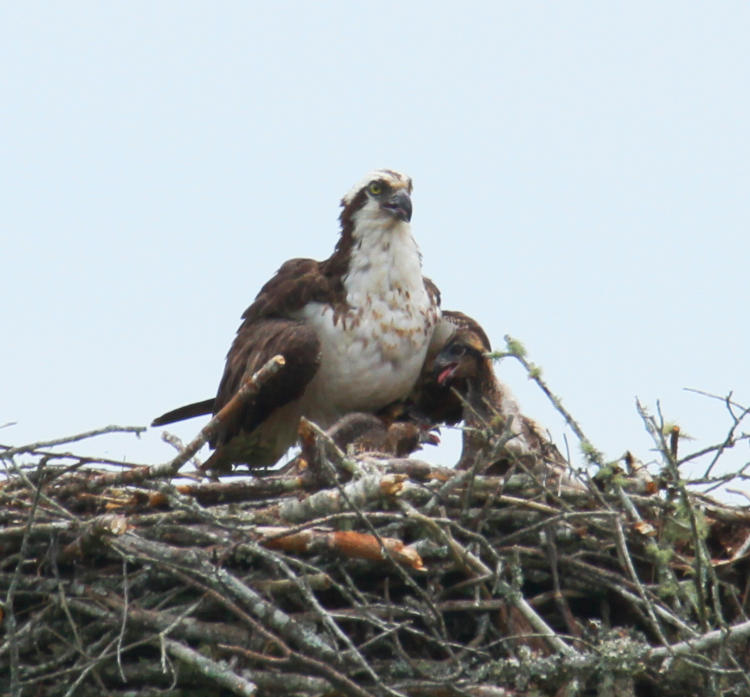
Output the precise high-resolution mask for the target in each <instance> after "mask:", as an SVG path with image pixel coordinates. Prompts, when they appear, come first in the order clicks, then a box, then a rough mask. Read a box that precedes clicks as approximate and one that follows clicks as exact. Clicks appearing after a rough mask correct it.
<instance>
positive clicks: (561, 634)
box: [0, 429, 750, 697]
mask: <svg viewBox="0 0 750 697" xmlns="http://www.w3.org/2000/svg"><path fill="white" fill-rule="evenodd" d="M307 446H308V447H307V448H306V450H305V453H306V459H305V460H304V461H303V462H298V463H297V466H296V467H294V468H290V469H289V471H287V472H286V473H283V474H275V475H274V474H271V475H269V476H265V477H258V478H245V479H231V480H229V481H221V482H205V483H199V482H197V483H187V484H175V483H172V482H171V481H170V479H171V476H170V475H168V474H165V473H168V472H172V471H173V469H174V468H170V467H152V468H135V469H133V468H131V469H126V470H123V471H120V472H118V471H112V469H111V467H110V469H105V468H104V467H103V466H102V465H97V464H96V463H91V462H88V460H87V459H85V458H76V457H75V456H72V455H66V456H61V455H53V454H52V453H51V452H50V451H48V450H44V449H42V448H39V447H31V448H25V449H15V450H10V449H6V451H5V454H4V460H5V462H6V465H7V473H8V476H7V478H6V479H5V480H4V481H3V482H2V487H1V488H0V500H2V528H1V529H0V549H1V550H2V565H1V566H0V586H2V589H1V590H0V593H1V596H0V597H2V599H3V601H4V604H3V610H4V616H3V621H2V629H3V635H2V645H1V646H0V676H4V677H3V678H2V679H1V680H0V685H3V686H4V687H2V688H0V689H3V690H6V692H4V694H6V693H7V694H14V695H23V696H26V695H29V696H31V695H33V696H34V697H37V696H39V697H41V696H47V695H101V694H107V695H113V696H121V697H125V696H126V695H139V696H143V695H165V696H166V695H181V696H192V695H196V696H197V695H201V696H206V695H217V696H218V695H232V694H234V695H253V694H255V695H280V694H284V695H300V696H303V695H304V696H308V695H310V696H312V695H352V696H355V695H356V696H358V697H360V696H361V697H364V696H365V695H410V696H412V695H413V696H421V695H430V696H441V695H446V696H449V695H473V696H476V697H501V696H505V695H529V696H531V695H550V696H552V695H622V696H623V697H628V696H631V695H664V696H667V695H669V696H671V695H674V696H675V697H676V696H678V695H680V696H682V695H685V694H701V695H730V694H736V695H740V694H745V695H747V694H750V685H749V683H748V678H747V670H748V666H749V665H750V662H749V658H750V653H749V647H750V643H749V642H748V638H749V637H750V622H749V621H748V618H747V612H748V604H749V602H750V601H749V599H748V590H749V588H748V573H747V571H748V557H747V554H748V547H750V514H749V513H748V511H747V510H745V509H742V508H738V507H731V506H727V505H722V504H719V503H716V502H711V501H710V500H708V499H706V498H704V497H700V496H698V495H691V494H687V493H686V491H685V488H684V487H681V486H674V487H671V488H669V489H668V490H666V491H664V490H662V491H656V490H655V487H653V486H647V487H646V488H645V491H644V490H643V489H644V487H643V486H642V485H641V483H640V482H639V481H638V480H636V479H634V478H633V479H630V478H628V477H627V476H625V475H617V474H612V476H610V478H609V479H608V480H607V481H605V482H604V483H600V484H599V485H594V484H585V485H582V484H580V483H577V482H575V481H574V480H570V479H568V478H563V479H561V478H560V477H559V476H556V475H555V476H551V477H550V478H549V481H543V480H540V477H539V475H538V468H537V472H531V471H529V470H527V471H524V468H523V467H522V466H518V467H511V468H510V470H509V471H508V472H507V473H506V474H505V475H504V476H502V477H493V476H485V475H482V474H480V470H476V469H475V470H474V471H464V472H461V471H456V470H453V469H446V468H441V467H435V466H431V465H428V464H426V463H424V462H421V461H419V460H414V459H402V458H383V457H378V456H377V455H375V454H362V455H359V456H357V457H343V456H342V455H341V453H340V452H338V451H337V450H336V448H335V446H333V445H332V443H331V442H330V441H329V440H328V439H327V438H326V437H325V435H324V434H322V433H320V432H318V431H317V430H315V429H313V430H312V431H311V432H310V433H308V439H307ZM20 450H25V451H26V452H25V453H23V454H22V453H20V452H19V451H20ZM20 460H25V461H26V464H24V465H21V464H20ZM610 474H611V473H610ZM632 489H636V490H641V492H642V493H633V492H632V491H629V490H632ZM649 489H650V491H649Z"/></svg>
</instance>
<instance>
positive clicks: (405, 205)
mask: <svg viewBox="0 0 750 697" xmlns="http://www.w3.org/2000/svg"><path fill="white" fill-rule="evenodd" d="M411 191H412V183H411V178H410V177H407V176H406V175H405V174H401V173H400V172H394V171H393V170H392V169H376V170H375V171H373V172H370V173H369V174H368V175H367V176H366V177H365V178H364V179H362V180H361V181H360V182H358V183H357V184H355V185H354V186H353V187H352V189H351V190H350V191H349V193H348V194H346V196H344V198H343V199H341V205H342V207H343V209H344V210H343V211H342V212H341V222H342V223H346V222H347V221H350V220H352V219H353V218H354V217H355V216H356V217H357V218H358V219H361V218H367V219H368V220H370V221H371V222H379V223H386V224H391V225H394V224H396V223H398V222H404V223H408V222H409V221H410V220H411Z"/></svg>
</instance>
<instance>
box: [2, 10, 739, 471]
mask: <svg viewBox="0 0 750 697" xmlns="http://www.w3.org/2000/svg"><path fill="white" fill-rule="evenodd" d="M749 37H750V4H748V3H747V2H722V3H705V2H691V1H685V0H682V1H679V2H676V1H675V2H659V3H654V2H628V3H609V2H595V1H594V0H589V1H588V2H561V3H549V2H533V1H524V2H507V1H497V0H496V1H494V2H476V3H467V4H464V5H463V6H462V7H461V8H459V7H458V5H456V4H455V3H451V4H450V5H448V4H447V3H439V2H401V3H391V2H387V1H384V2H378V3H374V4H373V3H353V2H351V1H348V2H316V3H307V2H274V3H267V2H266V3H259V2H258V3H255V2H220V3H208V2H202V3H196V2H184V1H180V2H166V1H165V2H108V3H101V2H69V3H47V2H24V3H3V4H2V6H1V7H0V64H1V65H2V66H3V67H2V69H1V71H0V80H2V102H1V103H0V120H1V123H2V127H1V128H0V162H2V164H1V165H0V173H1V174H0V176H2V181H1V182H0V259H1V260H2V274H1V275H0V284H1V285H0V291H1V292H2V298H3V302H2V310H0V318H2V326H3V330H4V331H3V341H2V342H0V390H1V392H0V394H1V395H2V399H0V425H2V424H4V423H6V422H15V425H13V426H8V427H5V428H2V430H0V442H2V443H12V444H14V445H18V444H21V443H25V442H29V441H35V440H41V439H47V438H53V437H58V436H63V435H69V434H72V433H75V432H78V431H84V430H88V429H91V428H95V427H98V426H104V425H107V424H110V423H118V424H127V425H145V424H147V423H148V422H150V420H151V419H152V418H153V417H154V416H156V415H157V414H160V413H161V412H163V411H165V410H167V409H170V408H172V407H175V406H179V405H181V404H183V403H185V402H190V401H195V400H199V399H204V398H207V397H211V396H213V394H214V393H215V390H216V386H217V384H218V380H219V378H220V376H221V372H222V370H223V362H224V356H225V354H226V351H227V349H228V347H229V344H230V342H231V340H232V338H233V336H234V332H235V330H236V328H237V326H238V323H239V319H240V315H241V314H242V312H243V310H244V309H245V308H246V307H247V306H248V305H249V304H250V303H251V302H252V300H253V298H254V296H255V294H256V293H257V291H258V290H259V288H260V286H261V285H262V284H263V283H264V282H265V281H266V280H267V279H268V278H269V277H270V276H271V274H272V273H273V272H274V271H275V270H276V269H277V268H278V267H279V266H280V264H281V263H282V262H283V261H284V260H286V259H288V258H290V257H297V256H310V257H314V258H318V259H323V258H325V257H327V256H328V255H329V254H330V253H331V251H332V249H333V246H334V244H335V242H336V239H337V236H338V223H337V216H338V213H339V208H338V202H339V200H340V198H341V196H342V195H343V194H344V193H345V192H346V191H347V190H348V189H349V187H350V186H351V185H352V184H353V183H354V182H356V181H358V180H359V179H360V178H361V177H362V176H363V175H364V174H365V173H366V172H367V171H369V170H371V169H373V168H376V167H390V168H394V169H399V170H401V171H404V172H406V173H408V174H409V175H410V176H412V177H413V179H414V183H415V191H414V199H413V201H414V217H413V220H412V226H413V230H414V234H415V236H416V238H417V240H418V243H419V245H420V247H421V250H422V252H423V255H424V269H425V273H426V274H427V275H429V276H430V277H432V278H433V279H434V281H435V282H436V283H437V284H438V286H439V287H440V288H441V290H442V294H443V306H444V307H445V308H448V309H458V310H462V311H464V312H466V313H468V314H470V315H472V316H474V317H475V318H477V319H478V320H479V321H480V322H481V323H482V324H483V326H484V327H485V329H486V330H487V333H488V335H489V336H490V338H491V340H492V341H493V344H494V345H495V346H496V347H498V348H501V347H502V345H503V335H504V334H506V333H509V334H511V335H512V336H514V337H516V338H518V339H520V340H521V341H522V342H524V344H525V345H526V347H527V349H528V351H529V353H530V357H531V359H532V360H534V361H535V362H536V363H538V364H539V365H541V366H542V368H543V371H544V377H545V378H546V379H547V381H548V382H549V384H550V386H551V387H552V389H553V390H554V391H555V392H557V393H558V394H559V395H561V396H562V398H563V401H564V403H565V404H566V406H567V407H568V408H569V410H570V411H571V412H572V413H573V415H574V416H575V417H576V418H577V419H578V421H579V422H580V423H581V425H582V426H583V428H584V430H585V431H586V433H587V434H588V436H589V438H590V439H591V440H592V441H593V443H594V444H595V445H596V446H597V447H598V448H600V449H601V450H603V451H604V452H605V454H606V455H607V456H608V457H611V458H615V457H618V456H619V455H621V454H622V453H623V451H625V450H626V449H630V450H632V451H633V452H634V453H636V454H637V455H638V456H639V457H641V458H642V459H644V460H648V459H650V458H651V457H653V455H652V453H650V448H651V447H652V444H651V441H650V439H649V438H648V436H647V435H646V434H645V431H644V429H643V426H642V424H641V421H640V419H639V417H638V415H637V414H636V411H635V397H636V396H638V397H639V398H640V399H641V400H642V401H643V402H644V403H645V404H646V405H648V406H649V407H650V408H651V409H652V410H654V409H655V406H656V400H660V402H661V406H662V409H663V412H664V414H665V416H666V418H668V419H670V420H673V421H676V422H678V423H679V424H680V425H681V426H682V428H683V429H684V430H685V431H687V432H688V433H690V434H691V435H692V436H694V437H695V439H696V440H695V441H693V442H691V443H689V444H685V445H684V446H683V447H684V448H686V449H693V448H698V447H703V446H705V445H709V444H711V443H716V442H719V441H721V440H722V439H723V438H724V435H725V433H726V431H727V430H728V428H729V426H730V418H729V415H728V414H727V412H726V409H725V407H724V406H723V405H722V404H721V403H720V402H719V401H714V400H710V399H708V398H706V397H702V396H699V395H696V394H694V393H691V392H687V391H685V389H684V388H686V387H689V388H696V389H701V390H705V391H708V392H711V393H714V394H717V395H726V394H727V393H728V392H729V391H733V393H734V397H735V399H736V400H737V401H739V402H740V403H742V404H745V405H747V404H748V403H750V376H749V375H748V369H747V362H748V355H749V354H750V328H749V327H748V312H747V309H746V305H747V297H748V292H749V291H750V283H749V281H748V259H749V257H750V242H749V241H748V232H749V228H750V199H749V195H748V192H749V191H750V137H749V135H748V134H749V131H748V128H749V126H748V124H750V51H749V50H748V45H749V42H750V39H749ZM497 369H498V373H499V375H500V377H501V379H503V380H504V381H506V382H507V383H509V384H510V385H511V386H512V388H513V390H514V392H515V393H516V396H517V397H518V398H519V400H520V402H521V404H522V406H523V408H524V410H525V411H526V413H528V414H529V415H531V416H533V417H535V418H537V419H538V420H540V421H541V422H542V423H544V424H545V425H546V426H548V427H549V429H550V431H551V433H552V434H553V436H554V437H555V439H556V440H557V441H558V442H559V443H560V445H561V447H562V448H564V445H563V442H562V439H563V433H564V431H565V429H564V428H563V425H562V421H561V419H560V418H559V417H558V416H557V415H556V414H555V413H554V412H553V411H552V410H551V408H549V407H548V405H547V403H546V400H545V398H544V397H543V396H542V395H541V394H540V393H539V391H538V390H537V388H536V387H535V386H534V385H533V384H532V383H530V382H529V381H528V380H526V378H525V376H524V375H523V374H522V372H521V371H520V370H519V369H518V368H517V367H516V366H515V365H512V364H510V363H502V364H500V365H499V366H497ZM203 423H204V422H203V421H201V420H194V421H191V422H187V423H186V424H185V425H182V426H180V427H177V428H175V429H174V431H175V432H177V433H178V434H180V435H181V436H182V437H183V438H186V439H187V438H190V437H192V435H194V434H195V433H196V432H197V431H198V429H199V428H200V426H201V425H202V424H203ZM159 436H160V430H158V429H153V430H152V432H151V433H149V434H148V435H146V436H144V437H143V438H142V439H141V440H140V441H136V440H135V439H134V438H133V437H132V436H129V437H116V438H109V439H103V440H102V441H100V442H99V443H97V444H96V445H91V444H89V445H87V446H86V447H87V448H88V450H89V451H90V450H93V451H95V452H97V453H99V454H101V455H105V456H108V457H127V458H131V459H133V460H135V461H139V462H146V463H153V462H160V461H163V460H166V459H168V458H169V457H171V455H172V450H171V448H169V447H168V446H166V445H164V444H163V443H161V441H160V440H159ZM447 440H448V441H450V440H451V438H450V437H448V438H447ZM569 440H570V443H571V446H572V453H573V455H574V458H575V459H576V460H580V459H581V458H580V455H579V452H578V449H577V447H576V446H575V444H574V442H573V439H570V438H569ZM454 446H455V443H454ZM455 447H457V446H455ZM81 449H82V448H79V450H81ZM454 449H455V448H454ZM440 453H443V454H442V455H441V454H440ZM455 455H456V453H455V452H453V453H451V451H450V448H448V449H445V450H443V451H435V450H429V451H424V452H423V453H422V456H423V457H425V458H426V459H428V460H430V461H434V462H439V461H441V462H443V463H444V464H451V463H452V461H453V460H455ZM442 457H446V458H448V459H450V460H451V462H446V461H445V460H441V458H442ZM748 459H750V458H748V447H747V443H744V444H741V445H740V446H738V448H736V450H735V452H733V453H732V454H731V455H730V456H728V457H727V464H728V465H730V464H731V465H732V466H739V464H741V463H744V462H745V461H747V460H748Z"/></svg>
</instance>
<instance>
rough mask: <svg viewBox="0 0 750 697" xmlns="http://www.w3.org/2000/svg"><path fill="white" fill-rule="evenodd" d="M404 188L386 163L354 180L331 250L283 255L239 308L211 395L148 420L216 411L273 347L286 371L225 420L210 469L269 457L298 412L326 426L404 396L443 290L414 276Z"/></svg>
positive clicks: (418, 272)
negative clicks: (318, 256) (314, 255)
mask: <svg viewBox="0 0 750 697" xmlns="http://www.w3.org/2000/svg"><path fill="white" fill-rule="evenodd" d="M411 191H412V181H411V179H410V178H409V177H407V176H405V175H403V174H400V173H398V172H394V171H393V170H388V169H382V170H376V171H374V172H371V173H370V174H368V175H367V176H366V177H365V178H364V179H363V180H362V181H361V182H360V183H358V184H357V185H355V186H354V187H353V188H352V189H351V190H350V191H349V193H348V194H346V196H344V198H343V199H342V201H341V205H342V207H343V210H342V211H341V215H340V221H341V236H340V238H339V240H338V243H337V244H336V247H335V249H334V252H333V254H332V255H331V256H330V257H329V258H328V259H326V260H325V261H320V262H319V261H315V260H313V259H291V260H290V261H287V262H286V263H285V264H283V265H282V266H281V268H280V269H279V270H278V271H277V273H276V275H275V276H274V277H273V278H272V279H271V280H270V281H268V283H266V284H265V285H264V286H263V287H262V288H261V290H260V293H258V295H257V297H256V298H255V302H253V304H252V305H251V306H250V307H249V308H248V309H247V310H245V313H244V314H243V315H242V320H243V321H242V324H241V325H240V328H239V330H238V331H237V336H236V338H235V340H234V342H233V343H232V346H231V348H230V349H229V353H228V355H227V360H226V367H225V369H224V375H223V377H222V379H221V382H220V384H219V389H218V393H217V395H216V398H215V399H209V400H205V401H203V402H197V403H195V404H190V405H187V406H186V407H181V408H179V409H175V410H174V411H171V412H168V413H167V414H164V415H162V416H160V417H159V418H157V419H155V420H154V422H153V424H152V425H154V426H160V425H163V424H167V423H172V422H174V421H180V420H182V419H186V418H190V417H193V416H198V415H201V414H208V413H211V412H213V413H216V412H217V411H219V409H221V407H223V406H224V404H226V403H227V401H229V399H231V397H232V396H233V395H234V394H235V392H236V391H237V390H238V389H239V387H240V384H241V383H242V380H243V378H244V377H245V376H247V375H250V374H252V373H253V372H254V371H256V370H258V369H259V368H260V367H261V366H263V365H264V364H265V363H266V361H268V360H269V359H270V358H271V357H272V356H274V355H276V354H281V355H283V356H284V358H285V360H286V365H285V367H284V368H283V369H282V370H281V371H280V372H279V373H278V374H277V375H276V376H275V377H273V378H272V379H270V380H269V381H268V383H266V384H265V385H264V386H263V387H262V389H261V391H260V393H259V394H258V396H257V397H256V398H255V399H254V400H252V401H251V402H250V403H249V404H248V405H247V406H246V407H245V408H244V410H243V411H242V413H241V414H240V415H239V417H238V418H237V419H235V420H233V421H231V422H230V423H226V424H222V427H221V430H220V432H219V433H218V435H217V436H216V437H215V438H214V439H213V440H212V441H211V442H210V443H209V444H210V446H211V447H212V448H215V452H214V453H213V454H212V455H211V457H210V458H209V460H208V461H207V462H206V467H207V468H210V469H213V470H221V469H226V468H227V467H228V466H229V465H231V464H240V463H245V464H248V465H250V466H256V467H258V466H267V465H272V464H273V463H274V462H276V461H277V460H278V459H279V458H280V457H281V456H282V455H283V454H284V452H286V450H287V449H288V448H289V446H290V445H292V444H293V443H294V442H295V441H296V438H297V426H298V423H299V419H300V417H301V416H306V417H307V418H308V419H310V420H312V421H314V422H315V423H317V424H318V425H320V426H322V427H324V428H325V427H328V426H330V425H332V424H333V423H334V422H335V421H336V420H337V419H338V418H340V417H341V416H343V415H344V414H347V413H349V412H352V411H363V412H374V411H377V410H378V409H380V408H382V407H384V406H385V405H387V404H389V403H391V402H393V401H395V400H399V399H402V398H404V397H406V395H407V394H409V392H410V390H411V389H412V387H413V386H414V384H415V382H416V380H417V378H418V377H419V374H420V370H421V368H422V364H423V363H424V360H425V356H426V354H427V350H428V347H429V345H430V341H431V339H432V335H433V331H434V328H435V325H436V323H437V322H438V320H439V318H440V295H439V292H438V290H437V288H436V287H435V285H434V284H433V283H432V282H431V281H430V280H429V279H427V278H424V277H423V276H422V263H421V255H420V253H419V249H418V248H417V244H416V242H415V240H414V238H413V236H412V232H411V226H410V224H409V221H410V220H411V213H412V204H411V196H410V195H411Z"/></svg>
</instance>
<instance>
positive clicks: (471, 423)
mask: <svg viewBox="0 0 750 697" xmlns="http://www.w3.org/2000/svg"><path fill="white" fill-rule="evenodd" d="M433 346H434V348H435V349H436V350H437V355H435V356H434V357H430V358H429V359H428V360H427V361H426V363H425V367H424V371H423V373H422V376H421V377H420V380H419V382H418V383H417V386H416V387H415V390H414V392H413V394H412V397H411V399H412V401H413V402H414V403H415V405H416V410H417V413H420V414H423V415H426V416H427V417H429V418H430V420H431V421H433V422H435V423H440V422H442V423H449V424H454V423H457V422H459V421H461V420H463V422H464V426H465V428H464V433H463V448H462V451H461V459H460V460H459V463H458V465H457V467H458V469H468V468H469V467H471V466H473V464H474V462H475V461H476V460H477V458H479V459H480V460H481V459H486V458H487V457H488V456H490V455H492V454H494V460H488V461H487V462H484V463H480V465H481V466H480V469H481V470H483V471H485V472H488V473H490V472H491V473H494V474H504V473H505V471H506V470H507V469H508V468H509V467H510V466H511V465H512V464H513V463H514V462H515V463H521V464H523V465H524V466H525V467H526V468H530V469H532V470H533V471H535V472H537V473H539V472H543V473H544V474H552V473H555V474H560V473H562V472H564V470H565V468H566V466H567V462H566V461H565V459H564V458H563V456H562V455H561V454H560V452H559V450H558V449H557V447H556V446H555V444H554V443H553V442H552V441H551V440H550V439H549V438H548V437H547V436H546V435H545V433H544V431H543V429H542V427H541V426H539V424H537V423H536V422H535V421H534V420H533V419H530V418H529V417H528V416H526V415H524V414H523V413H521V409H520V407H519V405H518V402H517V401H516V400H515V398H514V397H513V395H512V394H511V392H510V390H509V389H508V387H507V386H505V385H503V384H502V383H501V382H500V381H499V380H498V379H497V377H496V376H495V371H494V370H493V368H492V362H491V360H490V359H489V358H487V353H489V352H490V351H491V347H490V341H489V339H488V338H487V334H486V333H485V331H484V330H483V329H482V327H481V326H480V325H479V323H478V322H477V321H476V320H474V319H472V318H471V317H469V316H468V315H465V314H463V313H462V312H452V311H450V310H446V311H444V312H443V313H442V317H441V320H440V323H439V327H438V329H437V330H436V331H435V336H434V339H433ZM506 429H507V435H511V434H512V437H511V438H510V439H509V440H508V441H507V442H506V443H505V444H504V445H503V447H502V448H501V449H500V450H497V449H496V448H495V447H494V446H493V443H492V442H491V440H492V437H493V436H495V435H497V436H499V435H503V434H505V432H506ZM488 434H489V435H488Z"/></svg>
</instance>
